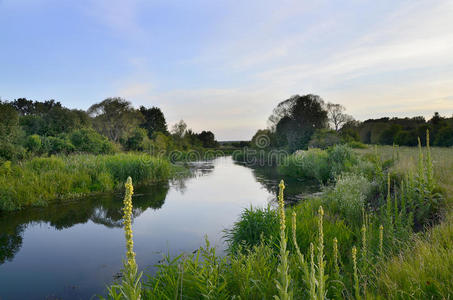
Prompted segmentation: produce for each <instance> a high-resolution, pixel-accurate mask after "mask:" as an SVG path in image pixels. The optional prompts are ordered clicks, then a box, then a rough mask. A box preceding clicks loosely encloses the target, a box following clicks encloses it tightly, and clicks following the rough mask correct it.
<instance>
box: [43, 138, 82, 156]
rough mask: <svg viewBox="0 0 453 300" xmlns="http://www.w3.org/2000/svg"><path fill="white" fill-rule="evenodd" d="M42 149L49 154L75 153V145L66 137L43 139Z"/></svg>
mask: <svg viewBox="0 0 453 300" xmlns="http://www.w3.org/2000/svg"><path fill="white" fill-rule="evenodd" d="M42 149H43V151H44V152H46V153H48V154H58V153H64V154H69V153H72V152H74V149H75V148H74V145H73V144H71V142H70V141H69V140H68V139H67V138H65V137H54V136H48V137H45V138H44V139H43V143H42Z"/></svg>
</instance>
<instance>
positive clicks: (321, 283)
mask: <svg viewBox="0 0 453 300" xmlns="http://www.w3.org/2000/svg"><path fill="white" fill-rule="evenodd" d="M318 214H319V220H318V226H319V244H318V270H319V278H318V299H324V296H325V278H324V265H325V262H324V232H323V224H322V219H323V216H324V210H323V209H322V206H320V207H319V210H318Z"/></svg>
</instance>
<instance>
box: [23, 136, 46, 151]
mask: <svg viewBox="0 0 453 300" xmlns="http://www.w3.org/2000/svg"><path fill="white" fill-rule="evenodd" d="M41 146H42V141H41V137H40V136H39V135H37V134H33V135H30V136H28V137H27V141H26V143H25V147H26V148H27V150H28V151H30V152H31V153H38V152H39V151H40V150H41Z"/></svg>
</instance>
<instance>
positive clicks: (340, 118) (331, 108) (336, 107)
mask: <svg viewBox="0 0 453 300" xmlns="http://www.w3.org/2000/svg"><path fill="white" fill-rule="evenodd" d="M345 111H346V108H345V107H344V106H343V105H341V104H334V103H330V102H329V103H327V114H328V117H329V122H330V123H331V124H332V127H333V129H335V131H337V132H338V131H339V130H340V129H341V127H342V126H343V125H344V124H346V123H347V122H349V121H351V120H353V118H352V117H351V116H350V115H347V114H345V113H344V112H345Z"/></svg>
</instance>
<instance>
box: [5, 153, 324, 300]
mask: <svg viewBox="0 0 453 300" xmlns="http://www.w3.org/2000/svg"><path fill="white" fill-rule="evenodd" d="M190 167H191V176H189V177H187V178H181V179H177V180H170V181H168V182H165V183H159V184H154V185H148V186H141V187H136V189H135V194H134V197H133V205H134V211H133V214H134V220H133V230H134V247H135V252H136V254H137V263H138V265H139V267H140V269H142V270H145V271H148V272H150V273H152V272H154V271H155V268H154V267H153V266H154V265H156V264H157V263H159V261H161V260H162V258H163V256H164V255H166V254H169V255H176V254H179V253H181V252H193V251H194V250H195V249H197V248H199V247H200V246H201V245H202V244H204V239H205V236H207V237H208V239H209V241H210V242H211V244H214V245H216V246H217V248H218V251H219V253H222V252H224V250H225V246H226V245H225V243H224V242H223V239H222V237H223V230H224V229H227V228H230V227H231V226H232V224H233V223H234V222H235V221H236V220H237V218H238V217H239V215H240V213H241V211H242V210H243V209H244V208H246V207H250V206H251V205H252V206H254V207H256V206H261V207H263V206H266V205H268V204H269V205H275V198H276V196H275V195H276V191H277V185H278V182H279V179H280V177H279V175H278V174H277V173H276V172H275V169H274V168H272V167H254V168H251V167H247V166H244V165H241V164H238V163H235V162H234V161H233V160H232V158H231V157H221V158H217V159H214V160H212V161H203V162H194V163H191V164H190ZM285 181H286V185H287V189H286V190H285V192H287V199H288V200H290V201H293V202H294V201H298V200H300V199H302V198H303V197H304V195H307V194H310V193H313V192H315V191H317V189H318V187H317V186H316V185H314V184H313V183H304V182H299V181H297V180H295V179H290V178H285ZM122 198H123V195H122V194H121V193H109V194H103V195H96V196H92V197H87V198H85V199H79V200H77V201H71V202H65V203H58V204H53V205H50V206H48V207H45V208H32V209H26V210H23V211H20V212H15V213H9V214H5V215H0V300H15V299H21V300H22V299H31V300H32V299H90V297H92V296H93V295H96V294H98V295H105V293H106V285H107V284H109V283H111V282H112V281H113V280H114V278H115V276H116V275H117V274H119V272H120V270H121V266H122V259H123V258H124V256H125V241H124V233H123V229H122V225H121V217H122V212H121V208H122Z"/></svg>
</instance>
